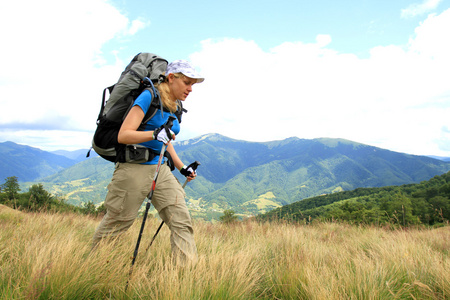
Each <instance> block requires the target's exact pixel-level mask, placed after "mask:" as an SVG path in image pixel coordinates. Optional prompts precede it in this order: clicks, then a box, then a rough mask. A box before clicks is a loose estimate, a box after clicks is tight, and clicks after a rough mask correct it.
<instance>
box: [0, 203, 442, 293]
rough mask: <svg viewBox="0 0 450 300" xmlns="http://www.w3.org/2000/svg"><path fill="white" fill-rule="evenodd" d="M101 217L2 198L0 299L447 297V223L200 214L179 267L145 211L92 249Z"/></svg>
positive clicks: (164, 237)
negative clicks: (191, 248) (36, 209)
mask: <svg viewBox="0 0 450 300" xmlns="http://www.w3.org/2000/svg"><path fill="white" fill-rule="evenodd" d="M99 221H100V220H98V219H93V218H90V217H87V216H79V215H75V214H65V215H61V214H48V213H21V212H17V211H14V210H12V209H9V208H6V207H4V206H0V229H1V231H0V267H1V268H0V270H1V271H0V278H1V288H0V293H1V299H450V281H449V279H450V260H449V252H450V227H443V228H439V229H408V230H400V229H398V230H391V229H381V228H376V227H356V226H350V225H344V224H335V223H317V224H313V225H293V224H287V223H281V222H280V223H257V222H254V221H244V222H238V223H236V224H234V225H225V224H211V223H206V222H200V221H196V222H195V224H194V226H195V230H196V232H195V237H196V242H197V247H198V252H199V260H198V263H197V264H195V265H193V266H186V267H181V268H180V267H177V266H175V265H174V264H173V263H172V260H171V257H170V243H169V230H168V229H167V228H166V227H164V228H163V230H161V232H160V234H159V236H158V237H157V238H156V240H155V242H154V244H153V245H152V246H151V248H150V249H149V250H148V251H146V248H147V247H148V244H149V241H150V239H151V237H152V236H153V234H154V232H155V230H156V228H157V226H158V225H159V221H158V220H157V219H154V218H150V219H149V220H148V223H147V225H146V229H145V232H144V236H143V240H142V243H141V246H140V250H139V255H138V258H137V260H136V263H135V266H134V269H133V273H132V277H131V279H130V281H129V286H128V289H127V290H126V292H125V285H126V282H127V280H128V279H129V271H130V266H131V258H132V254H133V251H134V247H135V244H136V239H137V236H138V232H139V227H140V224H141V220H140V219H139V220H138V221H137V222H135V224H134V225H133V227H132V228H131V230H129V232H127V233H126V234H124V235H123V236H121V237H120V238H119V239H117V240H115V241H113V242H109V243H102V244H101V246H100V247H99V248H98V249H97V251H95V252H92V253H90V242H91V236H92V234H93V233H94V230H95V228H96V226H97V224H98V222H99Z"/></svg>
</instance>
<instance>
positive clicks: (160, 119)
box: [133, 90, 180, 165]
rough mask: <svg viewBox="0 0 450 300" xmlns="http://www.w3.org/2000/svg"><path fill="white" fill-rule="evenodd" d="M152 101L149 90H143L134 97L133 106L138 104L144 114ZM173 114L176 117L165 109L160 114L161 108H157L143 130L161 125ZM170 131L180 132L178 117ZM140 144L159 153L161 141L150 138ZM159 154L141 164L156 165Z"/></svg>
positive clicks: (153, 128) (149, 129)
mask: <svg viewBox="0 0 450 300" xmlns="http://www.w3.org/2000/svg"><path fill="white" fill-rule="evenodd" d="M151 103H152V94H151V93H150V91H149V90H144V91H143V92H142V93H141V94H140V95H139V97H137V98H136V101H135V102H134V105H133V106H136V105H137V106H139V107H140V108H141V109H142V111H143V112H144V114H146V113H147V111H148V109H149V107H150V104H151ZM170 116H173V117H175V118H176V116H175V114H174V113H170V112H167V111H163V115H162V116H161V110H160V109H158V110H157V111H156V113H155V115H154V116H153V118H151V119H150V120H149V121H148V122H147V123H146V124H145V129H144V130H145V131H153V130H155V129H156V128H159V127H161V126H162V125H163V124H166V123H167V120H169V117H170ZM172 131H173V132H174V133H175V134H178V133H179V132H180V123H179V122H178V119H176V120H174V121H173V126H172ZM140 145H143V146H145V147H147V148H150V149H151V150H153V151H154V152H155V153H158V154H159V153H160V152H161V149H162V146H163V143H162V142H160V141H158V140H152V141H148V142H144V143H140ZM158 159H159V155H157V156H155V158H153V159H152V160H151V161H148V162H145V163H143V164H147V165H156V164H157V163H158Z"/></svg>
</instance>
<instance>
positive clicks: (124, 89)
mask: <svg viewBox="0 0 450 300" xmlns="http://www.w3.org/2000/svg"><path fill="white" fill-rule="evenodd" d="M167 64H168V62H167V60H165V59H164V58H162V57H160V56H158V55H156V54H152V53H139V54H138V55H136V56H135V57H134V58H133V60H132V61H131V62H130V63H129V64H128V66H127V67H126V68H125V70H124V71H123V72H122V74H121V75H120V78H119V80H118V81H117V83H116V84H114V85H112V86H110V87H107V88H105V89H104V90H103V98H102V105H101V108H100V113H99V115H98V118H97V129H96V131H95V133H94V138H93V140H92V147H91V149H94V150H95V152H97V154H98V155H100V156H101V157H103V158H104V159H106V160H109V161H112V162H117V161H121V162H124V161H126V162H136V163H140V162H145V161H148V160H151V159H152V158H153V157H154V155H153V154H152V153H149V150H148V149H147V148H143V147H142V146H140V145H123V144H119V143H118V141H117V135H118V133H119V130H120V126H121V125H122V123H123V121H124V119H125V117H126V115H127V113H128V111H129V110H130V109H131V107H132V106H133V103H134V100H136V98H137V97H138V96H139V95H140V94H141V93H142V92H143V91H144V90H145V89H148V90H150V92H151V93H152V96H153V97H152V98H153V100H152V104H151V106H150V108H149V109H148V112H147V114H146V116H145V117H144V120H143V122H142V124H141V126H140V130H142V129H143V126H144V124H145V123H147V122H148V120H150V119H151V118H152V117H153V116H154V114H155V113H156V111H157V109H158V108H160V109H161V111H163V106H162V102H161V101H160V96H159V92H158V90H157V89H156V88H155V86H154V84H157V83H160V82H162V81H163V80H164V75H163V73H164V72H165V71H166V69H167ZM107 90H108V91H109V94H110V96H109V99H108V100H107V101H105V98H106V91H107ZM182 111H183V110H182ZM182 111H181V112H182ZM184 111H185V110H184ZM180 118H181V114H180ZM89 152H90V150H89ZM89 152H88V154H87V156H89Z"/></svg>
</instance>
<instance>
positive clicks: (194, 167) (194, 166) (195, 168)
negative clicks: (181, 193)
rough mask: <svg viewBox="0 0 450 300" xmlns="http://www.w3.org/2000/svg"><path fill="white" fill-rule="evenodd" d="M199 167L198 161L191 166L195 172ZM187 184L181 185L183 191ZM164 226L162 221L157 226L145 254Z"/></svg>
mask: <svg viewBox="0 0 450 300" xmlns="http://www.w3.org/2000/svg"><path fill="white" fill-rule="evenodd" d="M199 165H200V163H199V162H198V161H195V162H194V163H193V164H192V168H193V169H194V171H195V170H197V167H198V166H199ZM187 183H188V180H187V179H186V181H185V182H184V184H183V189H184V188H185V187H186V184H187ZM163 225H164V221H162V222H161V224H159V227H158V229H157V230H156V232H155V235H154V236H153V238H152V240H151V241H150V244H149V245H148V247H147V249H146V250H145V252H147V251H148V249H149V248H150V246H151V245H152V244H153V241H154V240H155V238H156V236H157V235H158V233H159V231H160V230H161V227H162V226H163Z"/></svg>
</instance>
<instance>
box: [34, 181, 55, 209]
mask: <svg viewBox="0 0 450 300" xmlns="http://www.w3.org/2000/svg"><path fill="white" fill-rule="evenodd" d="M28 191H29V193H30V200H31V202H32V203H33V204H35V205H36V206H38V207H42V206H45V205H47V204H50V203H51V202H53V200H54V197H53V196H52V194H50V193H49V192H47V191H46V190H45V189H44V186H43V185H42V183H39V184H33V185H32V186H31V187H30V188H29V189H28Z"/></svg>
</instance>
